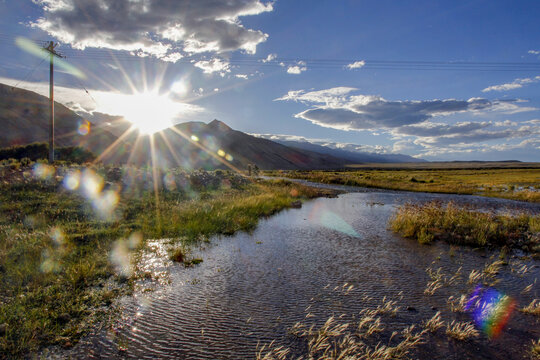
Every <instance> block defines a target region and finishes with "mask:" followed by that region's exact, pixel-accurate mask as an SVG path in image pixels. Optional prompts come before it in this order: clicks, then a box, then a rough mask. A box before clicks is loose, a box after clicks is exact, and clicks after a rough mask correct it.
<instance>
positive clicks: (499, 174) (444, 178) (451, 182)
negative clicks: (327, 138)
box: [266, 167, 540, 202]
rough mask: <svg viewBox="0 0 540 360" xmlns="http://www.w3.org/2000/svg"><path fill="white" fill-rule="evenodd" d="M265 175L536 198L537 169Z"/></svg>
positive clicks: (539, 172)
mask: <svg viewBox="0 0 540 360" xmlns="http://www.w3.org/2000/svg"><path fill="white" fill-rule="evenodd" d="M266 175H269V176H280V177H289V178H293V179H303V180H308V181H313V182H319V183H325V184H339V185H348V186H359V187H368V188H380V189H390V190H404V191H419V192H430V193H447V194H466V195H481V196H492V197H500V198H505V199H513V200H522V201H530V202H540V169H539V168H515V169H508V168H502V169H489V168H488V169H449V168H444V167H440V168H435V169H433V168H431V169H410V168H400V169H384V168H379V169H373V168H372V169H362V170H348V171H270V172H266Z"/></svg>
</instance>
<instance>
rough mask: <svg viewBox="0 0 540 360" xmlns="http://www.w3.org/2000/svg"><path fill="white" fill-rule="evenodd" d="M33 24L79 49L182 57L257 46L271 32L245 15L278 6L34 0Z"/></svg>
mask: <svg viewBox="0 0 540 360" xmlns="http://www.w3.org/2000/svg"><path fill="white" fill-rule="evenodd" d="M34 2H35V3H37V4H38V5H40V6H41V7H42V8H43V10H44V14H43V16H42V17H41V18H39V19H37V20H36V21H34V22H33V23H31V25H32V26H34V27H37V28H40V29H42V30H44V31H46V32H48V33H49V34H50V35H52V36H54V37H56V38H57V39H58V40H60V41H62V42H64V43H68V44H70V45H71V46H72V47H74V48H77V49H85V48H87V47H93V48H107V49H113V50H126V51H131V52H133V53H134V54H136V55H141V56H147V55H152V56H155V57H157V58H160V59H162V60H165V61H177V60H178V59H180V58H181V57H182V56H184V55H185V54H196V53H204V52H211V53H218V54H219V53H225V52H231V51H237V50H242V51H245V52H246V53H249V54H254V53H255V52H256V48H257V45H258V44H260V43H261V42H264V41H265V40H266V39H267V38H268V35H267V34H265V33H263V32H262V31H259V30H254V29H248V28H245V27H244V26H243V25H242V23H241V22H240V20H239V18H240V17H242V16H248V15H258V14H261V13H264V12H268V11H272V10H273V6H272V3H270V2H268V3H263V2H261V1H259V0H228V1H215V0H197V1H192V0H174V1H170V0H153V1H148V0H34Z"/></svg>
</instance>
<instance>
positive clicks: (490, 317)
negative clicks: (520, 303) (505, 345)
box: [464, 285, 516, 338]
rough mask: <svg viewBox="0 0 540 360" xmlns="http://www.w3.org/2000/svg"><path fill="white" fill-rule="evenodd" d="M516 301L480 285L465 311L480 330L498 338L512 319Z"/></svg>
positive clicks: (490, 336)
mask: <svg viewBox="0 0 540 360" xmlns="http://www.w3.org/2000/svg"><path fill="white" fill-rule="evenodd" d="M515 307H516V301H515V300H514V299H512V298H511V297H509V296H508V295H504V294H502V293H500V292H498V291H497V290H495V289H492V288H483V287H482V286H481V285H478V286H477V287H476V289H475V290H474V292H473V294H472V295H471V297H470V299H469V301H468V302H467V304H466V305H465V307H464V309H465V310H466V311H470V312H471V315H472V318H473V320H474V322H475V324H476V326H478V327H479V328H480V329H482V331H483V332H484V333H485V334H486V335H487V336H488V337H489V338H496V337H497V336H499V335H500V333H501V331H502V329H503V328H504V326H505V325H506V323H507V322H508V320H509V319H510V316H511V315H512V311H513V310H514V308H515Z"/></svg>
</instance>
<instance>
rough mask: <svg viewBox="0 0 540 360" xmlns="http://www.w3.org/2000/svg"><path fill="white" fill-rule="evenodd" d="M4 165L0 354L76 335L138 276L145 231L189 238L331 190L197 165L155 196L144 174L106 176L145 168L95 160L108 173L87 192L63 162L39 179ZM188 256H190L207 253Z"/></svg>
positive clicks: (99, 173) (237, 226)
mask: <svg viewBox="0 0 540 360" xmlns="http://www.w3.org/2000/svg"><path fill="white" fill-rule="evenodd" d="M40 169H41V168H40ZM1 170H2V174H3V176H2V177H1V178H0V354H4V355H0V358H1V357H3V356H6V357H9V358H17V357H23V356H24V355H25V354H27V353H29V352H34V351H37V350H38V349H39V348H40V347H43V346H46V345H51V344H59V345H63V346H71V345H72V344H74V343H75V342H76V341H77V339H79V338H80V337H81V336H82V335H83V334H84V333H85V331H87V330H88V328H89V327H90V326H91V324H92V323H94V322H96V321H98V320H99V319H100V318H101V317H102V316H104V315H105V314H106V313H107V311H108V310H109V308H110V305H111V303H112V301H113V300H114V298H116V297H117V296H119V295H120V294H123V293H126V292H129V291H130V289H131V288H132V286H131V285H133V283H134V280H135V279H137V277H138V276H139V275H141V274H137V273H133V272H131V271H130V268H132V267H130V262H131V261H134V259H136V254H137V253H138V252H140V250H141V249H142V248H143V247H144V244H145V239H152V238H163V237H168V238H180V239H182V243H183V244H189V243H191V242H195V241H199V240H200V239H205V238H208V237H210V236H212V235H215V234H233V233H234V232H236V231H240V230H243V231H250V230H253V229H254V228H255V226H256V225H257V222H258V219H259V218H260V217H261V216H268V215H271V214H273V213H275V212H277V211H279V210H281V209H284V208H288V207H290V206H291V204H292V203H293V202H294V201H298V200H299V199H300V200H301V199H308V198H313V197H316V196H321V195H329V194H330V193H328V192H325V193H322V192H321V191H319V190H316V189H313V188H308V187H305V186H300V185H297V184H292V183H290V182H287V181H263V182H249V181H245V180H244V179H243V178H240V179H239V177H238V176H237V175H234V174H227V173H224V172H221V173H219V174H212V173H202V174H198V175H197V181H195V182H191V185H190V184H189V183H188V184H187V185H186V184H184V185H182V186H178V187H172V188H171V189H172V190H167V189H165V188H162V187H160V190H159V192H158V197H157V201H156V197H155V196H154V193H153V192H152V191H151V188H150V189H145V188H144V185H145V183H144V182H142V184H138V183H137V182H129V181H127V182H126V181H124V182H123V183H122V182H121V181H116V182H115V181H113V180H111V179H110V177H109V176H108V174H115V173H116V174H118V173H123V174H124V175H125V174H127V173H129V171H138V172H139V173H140V172H141V171H142V172H143V173H148V170H147V169H146V170H145V169H142V170H141V169H107V168H96V169H94V172H95V174H94V175H96V178H98V179H99V177H102V178H103V180H104V181H103V182H102V184H105V185H104V186H105V187H104V188H103V189H101V190H100V189H98V193H92V194H93V195H92V196H93V197H94V198H93V200H91V199H90V198H89V195H88V192H91V191H90V190H92V191H94V190H96V189H97V188H94V187H92V186H93V185H92V184H94V182H88V181H89V180H88V179H86V180H87V183H86V188H85V189H86V190H85V191H86V193H85V191H72V190H67V189H66V188H65V187H64V186H63V184H65V183H66V182H65V179H66V178H67V177H68V175H66V173H62V172H61V171H60V170H61V169H55V168H52V167H50V168H47V169H46V170H47V171H45V172H43V171H40V172H39V174H40V176H41V177H39V178H36V177H35V176H34V175H35V173H36V172H35V171H34V172H33V171H32V169H30V168H24V167H22V168H17V169H11V168H9V169H1ZM34 170H35V169H34ZM42 170H43V169H42ZM64 170H65V169H64ZM72 170H73V171H84V170H83V169H79V168H75V169H69V171H72ZM128 170H129V171H128ZM150 173H151V172H150ZM33 174H34V175H33ZM43 174H45V175H43ZM139 175H140V174H139ZM175 176H177V177H180V178H182V179H183V177H187V178H188V179H189V178H190V176H191V177H193V176H194V175H193V174H176V175H175ZM115 177H116V178H117V176H115ZM142 178H143V179H145V177H144V176H143V177H142ZM201 179H202V180H201ZM205 179H207V180H208V179H210V181H206V180H205ZM216 179H217V180H216ZM83 180H84V178H82V177H81V187H83V185H84V184H83ZM94 180H95V179H94ZM203 180H204V181H203ZM146 181H147V182H148V181H149V180H146ZM216 181H218V182H219V184H217V185H216ZM177 183H178V184H182V182H181V181H177ZM88 184H90V185H92V186H90V185H88ZM195 185H196V187H195ZM89 189H90V190H89ZM79 190H80V189H79ZM99 191H101V192H99ZM83 194H86V196H83ZM111 194H115V196H112V195H111ZM111 199H112V200H111ZM109 200H110V201H109ZM113 200H114V201H113ZM104 209H105V210H107V211H105V212H104V211H103V210H104ZM98 210H99V211H98ZM104 215H106V216H104ZM180 254H181V253H180ZM173 255H174V254H173ZM178 256H179V254H176V257H178ZM182 260H184V261H186V259H185V258H183V259H182ZM187 261H189V262H190V264H191V265H193V264H196V263H200V262H201V261H202V259H190V260H187Z"/></svg>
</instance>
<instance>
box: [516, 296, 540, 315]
mask: <svg viewBox="0 0 540 360" xmlns="http://www.w3.org/2000/svg"><path fill="white" fill-rule="evenodd" d="M519 311H521V312H523V313H525V314H529V315H535V316H540V300H538V299H534V300H533V301H531V302H530V303H529V305H527V306H524V307H522V308H521V309H519Z"/></svg>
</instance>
